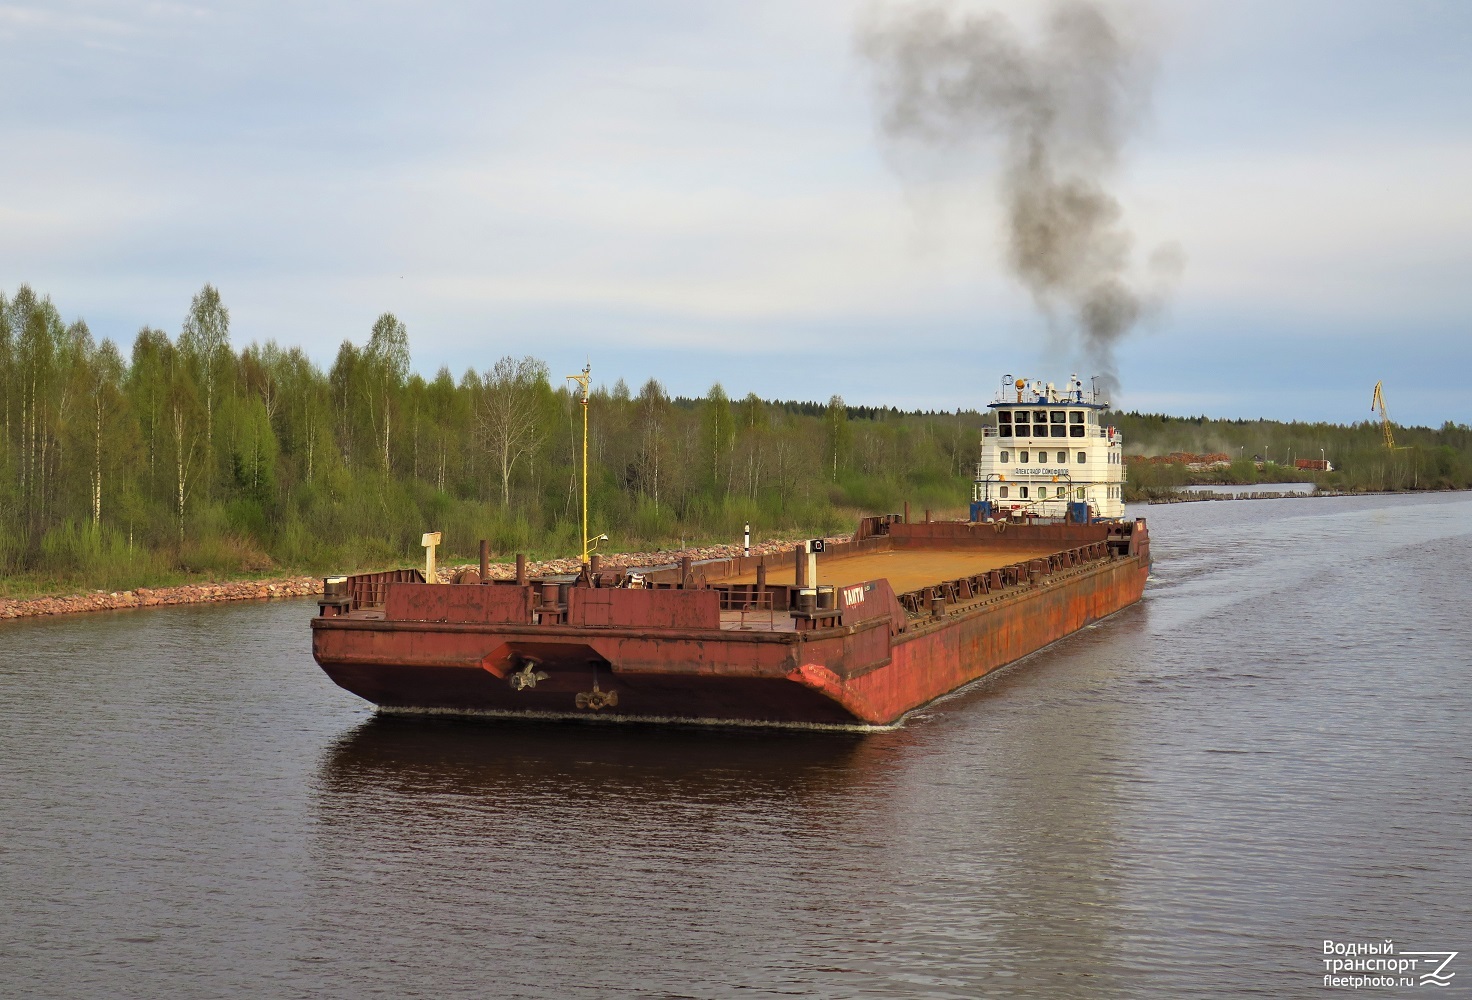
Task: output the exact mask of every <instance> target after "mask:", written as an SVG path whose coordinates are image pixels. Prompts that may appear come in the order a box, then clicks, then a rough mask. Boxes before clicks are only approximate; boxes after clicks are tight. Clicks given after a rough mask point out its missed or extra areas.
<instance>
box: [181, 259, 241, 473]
mask: <svg viewBox="0 0 1472 1000" xmlns="http://www.w3.org/2000/svg"><path fill="white" fill-rule="evenodd" d="M179 350H180V351H181V352H182V353H183V355H184V358H185V360H186V361H187V363H188V364H189V365H190V366H191V367H193V368H194V369H195V371H197V372H198V373H199V375H198V378H199V381H200V382H202V383H203V384H204V469H205V473H204V480H205V481H204V490H205V495H206V496H207V497H208V496H212V495H213V491H214V446H215V404H216V402H217V401H218V398H219V390H220V388H221V386H220V383H221V381H222V380H223V373H224V370H225V368H226V367H227V366H228V365H229V364H230V361H231V355H230V310H228V309H226V308H225V304H224V303H223V302H221V301H220V293H219V291H217V290H216V289H215V286H214V285H211V284H208V283H207V284H206V285H205V286H204V287H203V288H201V289H200V290H199V293H198V294H197V295H195V296H194V298H193V300H191V301H190V303H189V312H188V314H187V315H185V317H184V328H183V330H182V331H181V332H180V334H179Z"/></svg>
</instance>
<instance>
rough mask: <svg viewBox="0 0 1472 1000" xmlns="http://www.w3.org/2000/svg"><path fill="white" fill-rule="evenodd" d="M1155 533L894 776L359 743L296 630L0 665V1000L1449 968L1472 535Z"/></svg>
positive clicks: (840, 989)
mask: <svg viewBox="0 0 1472 1000" xmlns="http://www.w3.org/2000/svg"><path fill="white" fill-rule="evenodd" d="M1146 513H1147V514H1148V516H1149V518H1150V525H1151V534H1152V539H1153V548H1154V552H1155V556H1156V559H1157V563H1156V566H1155V570H1154V572H1153V573H1152V580H1151V583H1150V586H1149V588H1148V590H1147V600H1146V601H1145V602H1143V603H1142V604H1141V605H1139V606H1137V607H1134V608H1131V609H1127V610H1126V611H1124V612H1122V613H1120V614H1118V615H1116V616H1114V617H1113V618H1110V619H1109V620H1107V621H1105V622H1103V623H1100V624H1099V625H1098V626H1096V627H1093V628H1090V629H1087V630H1084V631H1083V632H1081V633H1079V634H1078V635H1076V636H1073V637H1071V638H1070V639H1068V640H1065V641H1063V642H1060V643H1057V644H1054V645H1053V646H1050V647H1048V648H1047V649H1045V650H1043V651H1041V652H1039V653H1038V654H1035V655H1034V656H1032V657H1029V658H1028V659H1027V660H1026V661H1025V662H1023V663H1021V664H1019V665H1018V666H1017V667H1016V668H1014V669H1010V670H1007V671H1004V672H1002V673H1001V674H999V675H997V676H995V677H993V678H991V679H989V680H988V681H986V682H985V683H982V684H978V685H976V686H974V687H972V688H970V689H967V690H966V691H964V692H962V693H960V694H958V695H957V696H955V697H952V698H949V699H946V700H944V701H941V702H939V703H937V704H935V705H933V706H931V707H929V708H927V709H926V710H924V711H922V712H919V713H916V714H915V715H914V716H912V717H911V718H910V719H909V721H908V722H907V724H906V725H905V726H904V727H902V728H900V729H898V730H894V731H891V732H879V733H868V734H855V733H804V732H781V731H778V732H767V731H750V730H708V729H699V728H680V727H653V726H628V727H582V726H576V725H572V726H569V725H536V724H517V723H490V724H488V723H471V722H465V721H463V720H449V719H436V718H397V717H374V716H372V715H371V713H369V712H368V711H367V710H366V706H364V705H362V704H361V703H360V702H358V701H356V700H355V699H354V698H353V697H352V696H350V695H348V694H346V693H345V692H343V691H341V690H339V689H337V688H335V687H334V686H333V685H331V684H330V683H329V682H328V681H327V680H326V679H325V678H324V677H323V675H322V674H321V672H320V671H318V670H317V669H316V667H315V665H314V664H313V663H312V661H311V657H310V655H309V651H308V634H307V628H306V626H307V619H308V618H309V617H310V615H311V614H312V613H313V611H314V610H315V608H314V605H313V604H312V603H311V602H282V603H275V604H267V605H244V606H242V605H232V606H221V607H198V608H170V609H161V610H156V611H150V612H129V613H117V614H101V615H96V616H87V617H79V618H73V619H68V620H51V621H27V622H14V623H10V624H7V625H4V626H0V704H3V705H4V706H5V708H4V718H5V725H4V726H3V727H0V796H3V801H4V802H5V803H6V807H5V813H4V816H5V821H6V839H5V845H4V848H3V851H4V858H5V862H6V863H5V865H4V866H3V867H0V890H3V898H4V899H5V900H6V902H7V906H6V907H5V908H3V911H0V993H6V994H14V995H25V996H37V997H88V996H96V997H104V996H105V997H114V996H140V997H142V996H158V995H180V996H227V995H228V996H236V995H249V996H293V997H294V996H313V997H317V996H326V997H331V996H343V997H348V996H353V997H357V996H401V995H416V994H417V995H426V996H436V997H454V996H465V997H471V996H475V997H481V996H489V995H494V996H508V997H511V996H524V997H566V996H579V995H582V996H604V995H611V994H629V995H637V996H644V995H656V996H658V995H669V996H701V997H717V996H736V995H742V996H765V995H774V996H775V995H781V996H789V995H790V996H855V995H866V996H894V997H911V996H925V997H975V996H978V995H988V996H1079V997H1094V996H1134V995H1138V996H1159V995H1170V996H1193V995H1194V996H1224V995H1237V994H1243V993H1256V994H1260V995H1279V994H1288V995H1292V994H1303V993H1307V992H1309V991H1311V990H1313V989H1315V988H1322V987H1321V986H1319V982H1320V981H1319V978H1318V977H1319V976H1320V975H1321V974H1322V965H1321V959H1322V955H1321V954H1319V953H1317V952H1318V951H1321V945H1322V941H1323V939H1324V938H1326V937H1332V938H1338V939H1342V940H1383V939H1384V938H1385V937H1393V938H1394V939H1395V940H1396V942H1397V944H1398V945H1400V946H1401V947H1406V948H1409V947H1420V948H1427V949H1436V948H1447V949H1453V948H1463V949H1466V950H1468V951H1472V947H1469V945H1472V926H1469V918H1468V914H1467V910H1466V907H1465V900H1466V899H1467V898H1469V897H1472V877H1469V876H1472V871H1469V860H1468V859H1469V856H1472V852H1468V851H1467V850H1466V844H1467V815H1468V813H1467V803H1468V802H1469V801H1472V797H1469V792H1472V777H1469V776H1472V768H1469V766H1468V765H1469V763H1472V757H1469V754H1468V752H1467V747H1468V746H1469V745H1472V740H1469V738H1468V737H1469V736H1472V730H1469V721H1468V720H1469V719H1472V712H1469V711H1468V709H1469V704H1468V701H1469V696H1468V694H1467V690H1468V686H1467V684H1466V680H1467V669H1466V664H1467V662H1468V657H1467V655H1466V649H1467V647H1468V640H1469V638H1472V635H1469V630H1472V626H1469V624H1468V619H1467V616H1466V607H1467V599H1468V596H1469V595H1468V586H1469V585H1468V583H1467V575H1466V573H1465V567H1466V566H1467V565H1469V557H1472V528H1469V527H1468V526H1469V525H1472V502H1469V500H1468V499H1467V497H1466V496H1465V495H1444V496H1436V497H1414V498H1397V497H1375V498H1343V499H1336V500H1313V501H1309V500H1297V501H1295V500H1285V501H1252V502H1244V503H1214V504H1181V505H1173V506H1166V507H1153V508H1150V509H1149V510H1148V511H1147V512H1146ZM1316 945H1319V946H1320V948H1319V949H1316V947H1315V946H1316Z"/></svg>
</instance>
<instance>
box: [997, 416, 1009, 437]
mask: <svg viewBox="0 0 1472 1000" xmlns="http://www.w3.org/2000/svg"><path fill="white" fill-rule="evenodd" d="M997 436H998V437H1004V438H1009V437H1011V436H1012V414H1010V413H1008V412H1007V411H1006V410H998V411H997Z"/></svg>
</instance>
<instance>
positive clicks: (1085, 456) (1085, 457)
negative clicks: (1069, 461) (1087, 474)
mask: <svg viewBox="0 0 1472 1000" xmlns="http://www.w3.org/2000/svg"><path fill="white" fill-rule="evenodd" d="M1088 461H1089V453H1088V452H1086V451H1081V452H1079V453H1078V464H1079V465H1087V464H1088Z"/></svg>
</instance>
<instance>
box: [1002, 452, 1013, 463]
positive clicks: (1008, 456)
mask: <svg viewBox="0 0 1472 1000" xmlns="http://www.w3.org/2000/svg"><path fill="white" fill-rule="evenodd" d="M1011 455H1012V453H1011V452H1010V451H1004V452H1002V461H1004V462H1010V461H1012V458H1011Z"/></svg>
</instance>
